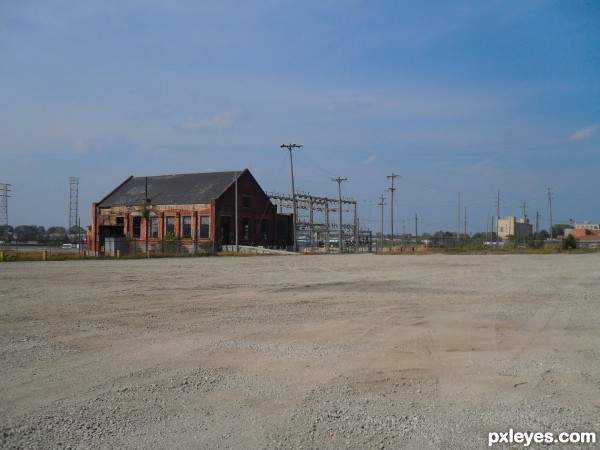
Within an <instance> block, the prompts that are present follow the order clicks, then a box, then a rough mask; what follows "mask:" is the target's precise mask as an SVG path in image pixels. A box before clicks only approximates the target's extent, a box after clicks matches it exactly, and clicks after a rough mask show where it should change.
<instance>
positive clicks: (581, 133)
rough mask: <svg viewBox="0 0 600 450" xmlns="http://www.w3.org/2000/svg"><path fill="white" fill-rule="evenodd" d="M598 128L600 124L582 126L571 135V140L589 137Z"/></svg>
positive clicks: (599, 128)
mask: <svg viewBox="0 0 600 450" xmlns="http://www.w3.org/2000/svg"><path fill="white" fill-rule="evenodd" d="M598 130H600V124H598V125H592V126H591V127H587V128H582V129H581V130H577V131H576V132H575V133H573V134H572V135H571V140H572V141H582V140H584V139H589V138H591V137H592V136H593V135H594V134H596V133H597V132H598Z"/></svg>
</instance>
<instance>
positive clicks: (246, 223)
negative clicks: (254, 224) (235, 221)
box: [242, 219, 250, 240]
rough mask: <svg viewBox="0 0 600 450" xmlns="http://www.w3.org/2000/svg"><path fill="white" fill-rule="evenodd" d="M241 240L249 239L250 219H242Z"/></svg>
mask: <svg viewBox="0 0 600 450" xmlns="http://www.w3.org/2000/svg"><path fill="white" fill-rule="evenodd" d="M242 239H245V240H249V239H250V219H242Z"/></svg>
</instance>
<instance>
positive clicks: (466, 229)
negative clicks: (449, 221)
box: [465, 206, 467, 239]
mask: <svg viewBox="0 0 600 450" xmlns="http://www.w3.org/2000/svg"><path fill="white" fill-rule="evenodd" d="M466 237H467V207H466V206H465V239H466Z"/></svg>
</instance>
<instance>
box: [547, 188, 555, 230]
mask: <svg viewBox="0 0 600 450" xmlns="http://www.w3.org/2000/svg"><path fill="white" fill-rule="evenodd" d="M548 203H549V204H550V240H553V239H554V237H553V235H552V188H548Z"/></svg>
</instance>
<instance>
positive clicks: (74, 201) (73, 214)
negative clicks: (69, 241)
mask: <svg viewBox="0 0 600 450" xmlns="http://www.w3.org/2000/svg"><path fill="white" fill-rule="evenodd" d="M69 186H70V188H71V195H70V201H69V228H68V230H67V233H69V234H70V233H71V230H72V228H73V227H76V226H77V218H78V211H77V209H78V205H79V178H77V177H70V178H69Z"/></svg>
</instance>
